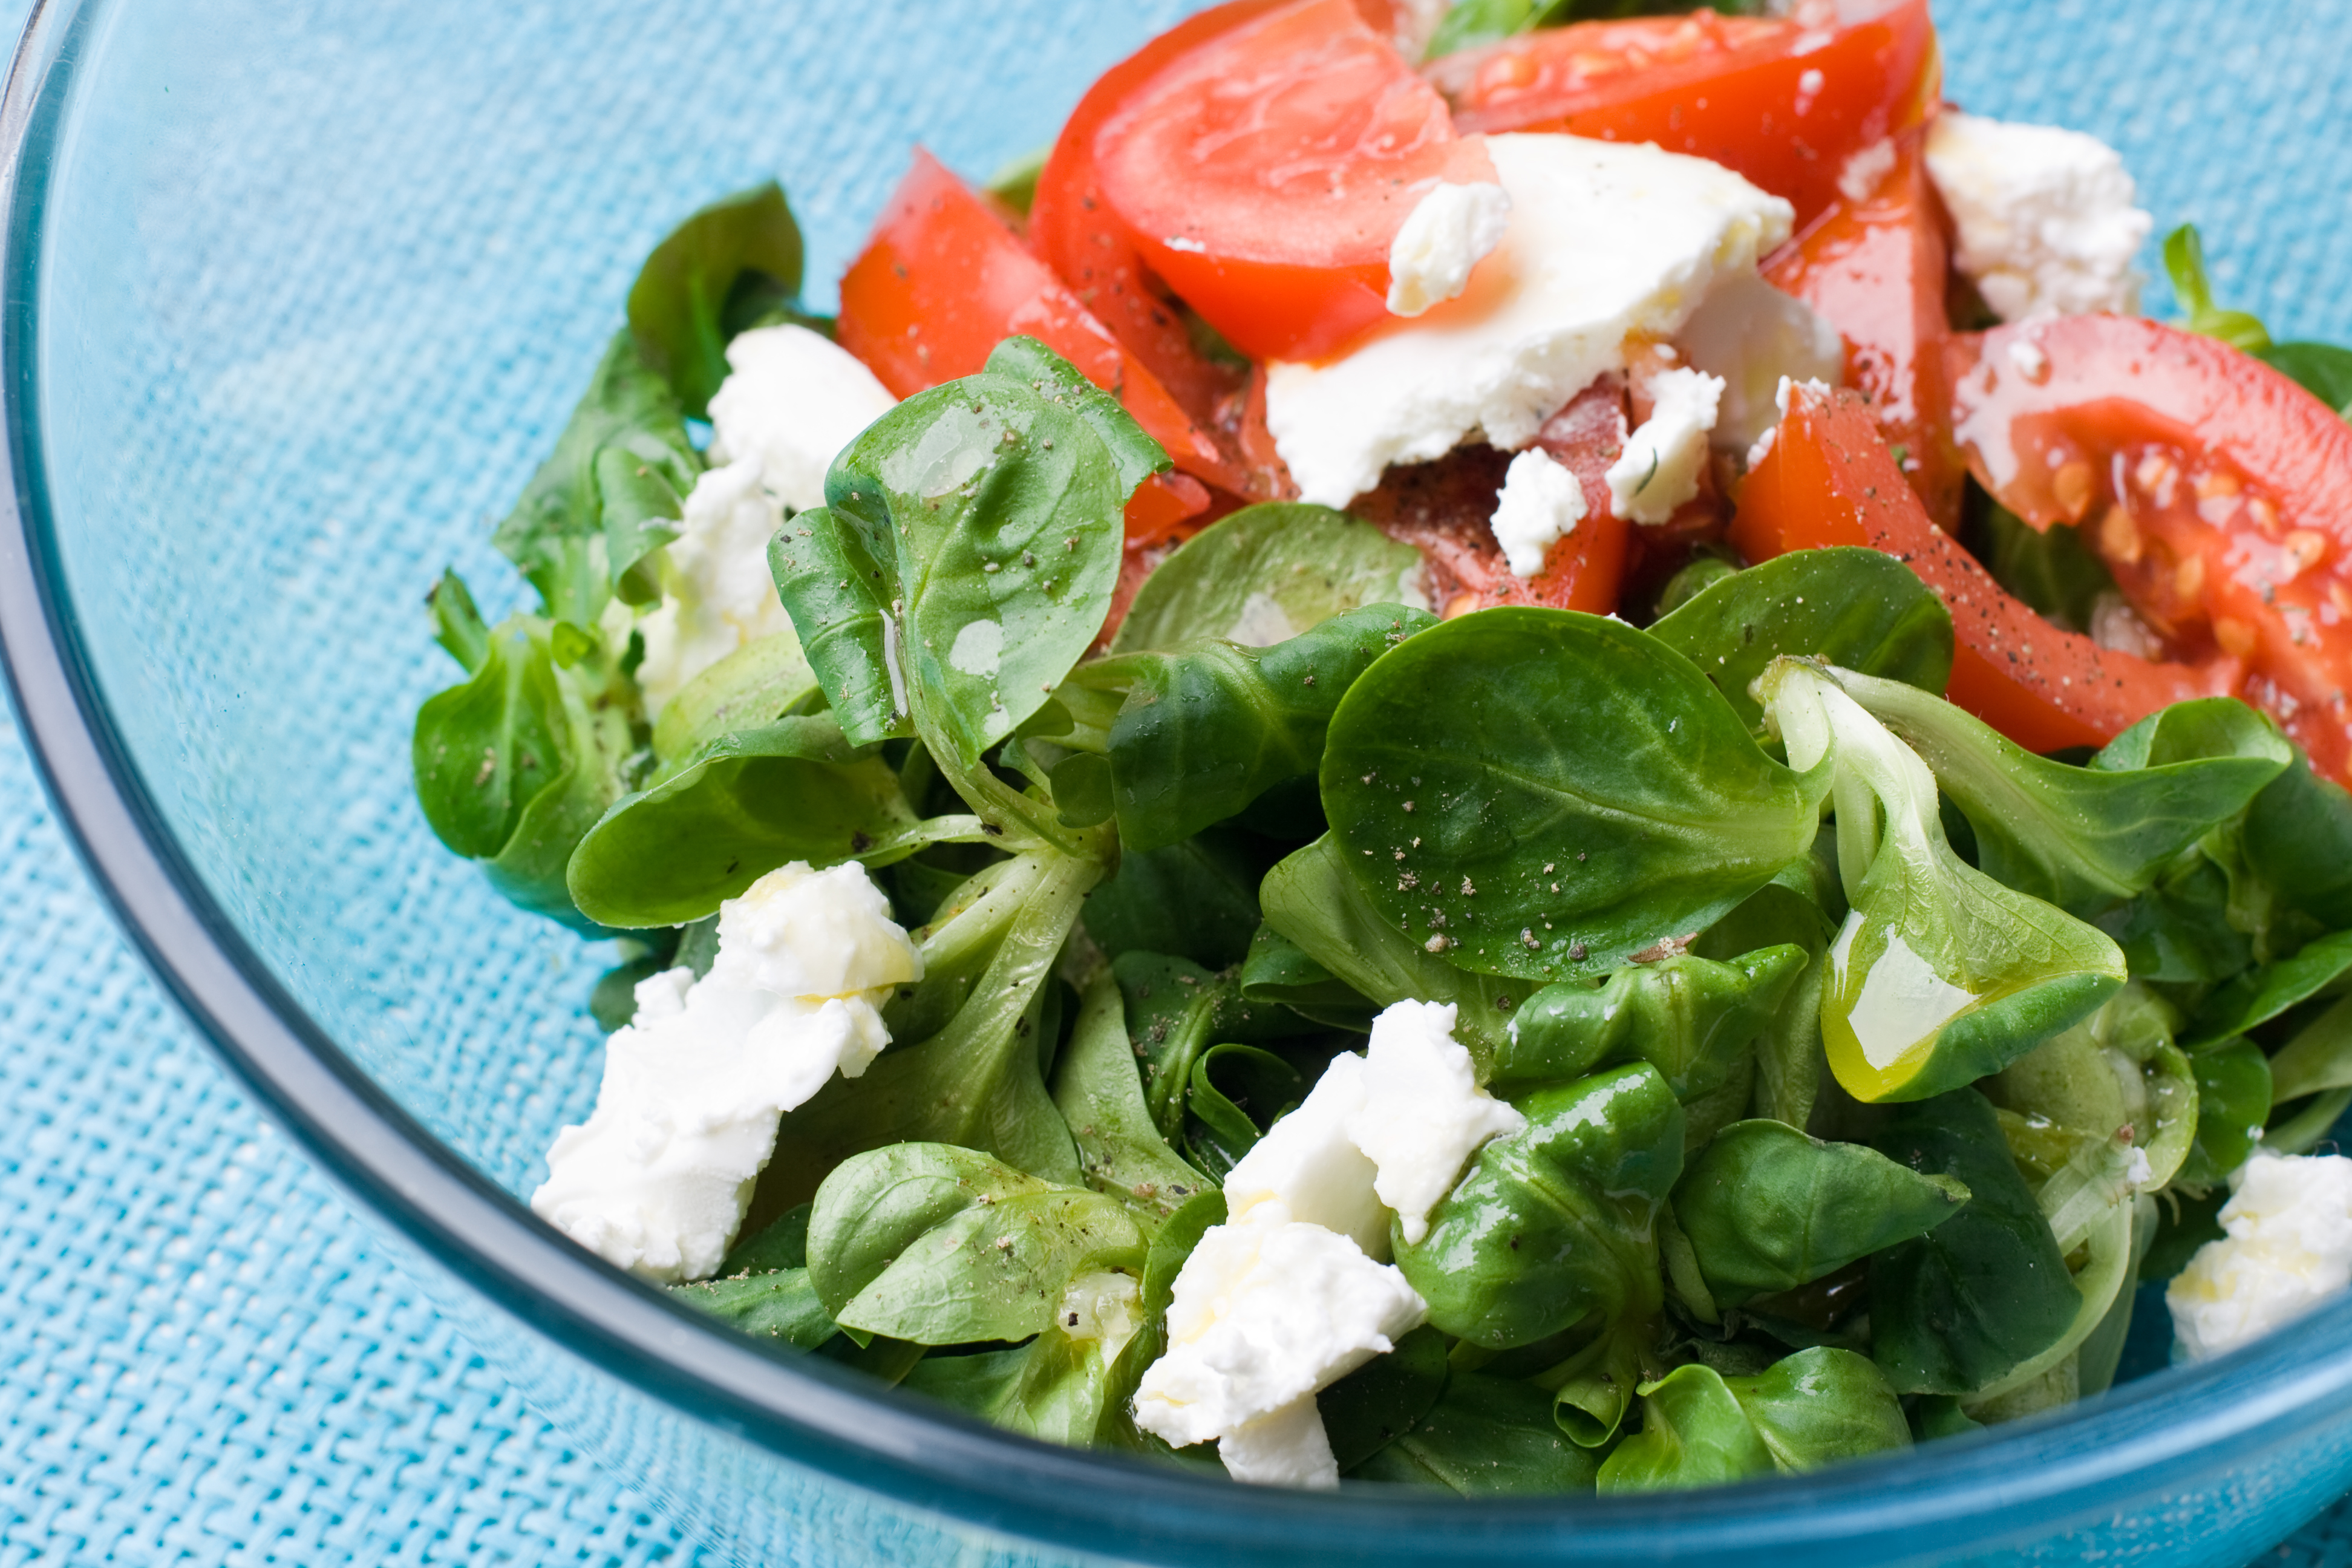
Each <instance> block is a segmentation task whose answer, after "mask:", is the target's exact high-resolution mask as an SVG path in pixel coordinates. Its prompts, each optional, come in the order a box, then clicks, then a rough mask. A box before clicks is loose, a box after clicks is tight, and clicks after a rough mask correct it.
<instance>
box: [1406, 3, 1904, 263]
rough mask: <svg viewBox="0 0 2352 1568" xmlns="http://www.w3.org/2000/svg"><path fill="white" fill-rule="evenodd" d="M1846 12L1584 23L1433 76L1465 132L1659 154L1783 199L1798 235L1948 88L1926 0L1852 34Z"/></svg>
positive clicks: (1803, 9) (1472, 54) (1464, 59)
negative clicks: (1700, 162) (1863, 159)
mask: <svg viewBox="0 0 2352 1568" xmlns="http://www.w3.org/2000/svg"><path fill="white" fill-rule="evenodd" d="M1840 9H1841V7H1840V6H1838V5H1830V4H1824V3H1822V0H1807V3H1806V4H1803V5H1800V6H1799V7H1798V8H1797V11H1796V12H1795V14H1793V15H1792V16H1787V17H1781V18H1766V17H1744V16H1717V15H1716V14H1715V13H1714V12H1712V11H1700V12H1698V13H1696V14H1695V15H1692V16H1649V17H1639V18H1635V19H1633V20H1630V21H1623V22H1579V23H1575V24H1572V25H1570V26H1565V27H1552V28H1546V29H1543V30H1540V31H1538V32H1533V33H1528V34H1526V35H1524V36H1522V37H1516V38H1508V39H1506V40H1504V41H1503V42H1501V43H1498V44H1493V45H1489V46H1488V47H1486V48H1483V49H1469V50H1465V51H1464V52H1462V53H1461V54H1458V55H1448V56H1446V57H1445V58H1443V59H1440V60H1437V61H1435V62H1434V63H1433V64H1432V65H1431V66H1430V67H1429V69H1428V72H1427V74H1428V76H1429V79H1431V80H1432V81H1433V82H1434V83H1435V84H1436V86H1437V88H1438V89H1439V90H1440V91H1442V92H1444V94H1445V97H1446V99H1447V100H1448V101H1449V102H1451V103H1452V104H1453V105H1454V125H1455V126H1456V127H1457V128H1458V129H1460V130H1462V131H1465V132H1497V131H1566V132H1572V133H1574V134H1576V135H1579V136H1596V137H1599V138H1601V140H1603V141H1607V142H1656V143H1657V144H1658V145H1659V146H1661V147H1663V148H1664V149H1665V150H1666V151H1667V152H1669V153H1694V154H1696V155H1697V156H1699V157H1701V158H1707V159H1712V160H1713V161H1714V162H1716V163H1721V164H1723V165H1724V166H1725V167H1727V168H1729V169H1732V170H1736V171H1737V172H1738V173H1739V174H1744V175H1745V176H1747V177H1748V179H1749V180H1751V181H1753V182H1754V183H1755V184H1758V185H1759V186H1761V187H1762V188H1764V189H1765V190H1768V191H1769V192H1771V193H1772V194H1773V195H1776V196H1783V197H1786V198H1787V199H1788V200H1789V202H1790V204H1791V205H1794V206H1795V207H1796V209H1797V222H1798V224H1799V225H1800V226H1802V225H1804V224H1806V223H1809V222H1811V220H1812V219H1813V218H1814V217H1815V216H1817V215H1819V214H1821V213H1822V212H1824V211H1826V210H1827V209H1828V207H1829V206H1830V204H1831V203H1832V202H1834V201H1835V200H1836V199H1837V197H1838V194H1839V193H1838V178H1839V176H1840V174H1842V173H1843V171H1844V169H1845V166H1846V163H1847V161H1848V160H1849V159H1851V158H1852V157H1853V155H1854V154H1855V153H1860V152H1862V151H1863V150H1864V148H1866V147H1869V146H1871V145H1872V144H1873V143H1874V142H1880V141H1883V140H1884V139H1885V138H1886V137H1888V136H1891V135H1893V134H1895V133H1896V132H1900V131H1903V130H1905V129H1906V128H1907V127H1910V126H1913V125H1916V124H1919V123H1920V122H1921V121H1924V120H1925V119H1926V118H1927V114H1928V112H1929V111H1930V110H1932V109H1933V108H1934V107H1935V104H1936V100H1937V94H1938V92H1939V90H1940V87H1941V81H1942V72H1941V69H1940V68H1939V66H1938V63H1937V52H1936V30H1935V26H1934V24H1933V23H1931V22H1930V21H1929V20H1928V16H1927V0H1895V3H1894V4H1891V5H1885V6H1884V7H1883V8H1882V9H1881V11H1880V12H1879V14H1878V15H1875V16H1870V17H1867V18H1866V19H1862V20H1857V21H1853V22H1851V23H1846V24H1841V22H1840V20H1839V16H1838V13H1839V11H1840ZM1843 9H1845V10H1848V11H1851V10H1853V9H1855V7H1853V6H1851V5H1848V6H1845V7H1843Z"/></svg>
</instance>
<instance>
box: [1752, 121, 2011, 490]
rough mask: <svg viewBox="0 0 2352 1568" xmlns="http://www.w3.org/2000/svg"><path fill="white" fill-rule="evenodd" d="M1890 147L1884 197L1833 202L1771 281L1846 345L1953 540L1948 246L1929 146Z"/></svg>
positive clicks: (1860, 381) (1770, 268)
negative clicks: (1924, 152)
mask: <svg viewBox="0 0 2352 1568" xmlns="http://www.w3.org/2000/svg"><path fill="white" fill-rule="evenodd" d="M1887 147H1888V153H1889V154H1890V156H1891V158H1892V163H1891V165H1890V166H1889V167H1888V169H1887V170H1886V172H1885V174H1884V176H1883V177H1882V178H1880V179H1879V180H1878V181H1877V183H1876V184H1875V186H1874V188H1871V189H1869V190H1868V191H1867V192H1866V193H1865V194H1864V195H1863V196H1862V198H1861V199H1859V200H1849V199H1844V198H1841V199H1840V200H1839V201H1837V202H1835V203H1834V204H1832V205H1831V207H1830V209H1829V210H1828V211H1827V212H1825V213H1823V214H1822V216H1821V217H1820V218H1819V219H1817V220H1816V221H1815V222H1814V223H1813V225H1812V226H1811V227H1810V228H1808V229H1806V230H1805V232H1804V233H1802V234H1801V235H1799V236H1798V237H1796V238H1795V239H1793V240H1791V241H1790V243H1789V244H1787V245H1785V246H1783V247H1780V250H1779V251H1778V252H1776V253H1775V254H1774V255H1773V256H1772V257H1771V258H1769V260H1767V261H1766V263H1765V265H1764V276H1765V277H1766V278H1767V279H1769V280H1770V281H1771V282H1772V283H1773V284H1774V285H1776V286H1777V287H1779V288H1780V289H1783V290H1785V291H1787V292H1788V293H1790V294H1793V295H1795V296H1796V297H1797V298H1798V299H1800V300H1803V301H1804V302H1805V303H1806V304H1808V305H1811V307H1812V308H1813V309H1814V310H1818V311H1820V312H1821V313H1822V317H1823V318H1824V319H1825V320H1827V321H1829V323H1830V324H1831V325H1832V326H1833V327H1835V328H1837V330H1838V331H1840V332H1843V334H1844V335H1845V340H1846V343H1847V345H1848V347H1849V349H1850V351H1851V375H1852V379H1853V384H1856V385H1858V386H1860V387H1861V389H1862V391H1863V394H1864V395H1865V396H1867V397H1868V398H1869V399H1870V404H1871V411H1872V413H1874V415H1876V416H1877V418H1878V429H1879V433H1880V434H1881V435H1883V436H1885V437H1886V441H1887V444H1888V445H1889V446H1890V447H1895V448H1897V449H1898V450H1899V451H1900V453H1901V456H1900V458H1898V459H1897V460H1898V461H1899V462H1900V463H1901V464H1902V467H1903V472H1904V476H1905V477H1906V478H1907V479H1909V480H1910V481H1911V488H1912V489H1915V490H1916V491H1918V492H1919V499H1920V500H1922V501H1924V502H1926V503H1927V515H1928V516H1929V517H1932V518H1934V519H1935V520H1936V523H1937V526H1938V527H1939V528H1942V529H1943V530H1944V531H1946V532H1950V531H1952V530H1953V529H1955V528H1957V527H1958V524H1959V520H1960V491H1961V489H1962V481H1963V479H1966V477H1967V470H1966V468H1965V467H1964V466H1963V465H1962V463H1961V461H1960V457H1959V453H1958V451H1957V450H1956V449H1955V448H1954V447H1953V446H1952V437H1951V430H1950V427H1949V425H1948V421H1947V413H1946V410H1947V405H1948V399H1947V397H1946V395H1945V391H1944V343H1945V342H1946V340H1947V339H1948V338H1949V337H1950V336H1951V329H1950V325H1949V322H1948V319H1947V318H1946V316H1945V313H1944V294H1945V286H1946V282H1947V280H1948V277H1949V271H1948V260H1949V257H1948V250H1949V247H1948V245H1947V244H1946V242H1945V238H1944V220H1943V213H1942V210H1941V207H1940V205H1939V204H1938V202H1937V197H1936V192H1935V188H1934V187H1933V186H1932V185H1931V184H1929V183H1928V180H1927V161H1926V160H1925V159H1924V158H1922V157H1921V156H1920V155H1919V139H1918V138H1917V137H1916V136H1903V137H1898V138H1896V139H1895V141H1893V142H1889V143H1888V144H1887ZM1857 183H1858V182H1857Z"/></svg>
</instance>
